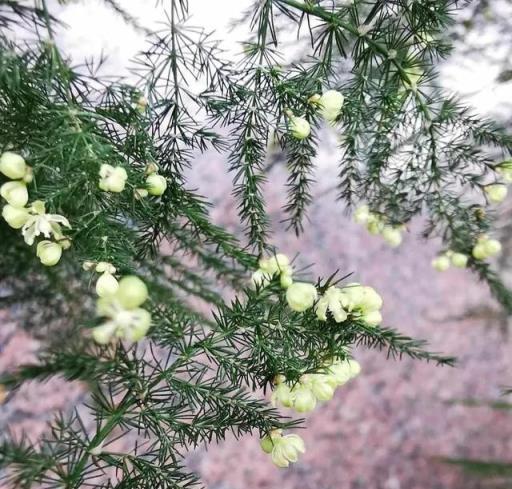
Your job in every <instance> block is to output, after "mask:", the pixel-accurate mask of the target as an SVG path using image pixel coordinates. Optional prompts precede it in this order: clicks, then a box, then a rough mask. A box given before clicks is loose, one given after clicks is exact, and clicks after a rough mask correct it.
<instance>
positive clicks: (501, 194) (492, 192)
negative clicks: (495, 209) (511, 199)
mask: <svg viewBox="0 0 512 489" xmlns="http://www.w3.org/2000/svg"><path fill="white" fill-rule="evenodd" d="M484 191H485V193H486V194H487V197H488V199H489V201H490V202H492V203H493V204H499V203H500V202H503V201H504V200H505V197H506V196H507V193H508V189H507V186H506V185H503V184H502V183H495V184H493V185H486V186H485V187H484Z"/></svg>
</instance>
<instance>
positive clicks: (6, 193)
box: [0, 182, 28, 207]
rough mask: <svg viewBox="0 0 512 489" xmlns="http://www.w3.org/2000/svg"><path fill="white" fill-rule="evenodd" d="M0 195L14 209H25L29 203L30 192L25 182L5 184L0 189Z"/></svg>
mask: <svg viewBox="0 0 512 489" xmlns="http://www.w3.org/2000/svg"><path fill="white" fill-rule="evenodd" d="M0 195H1V196H2V197H3V198H4V199H5V200H6V201H7V202H8V203H9V204H11V205H12V206H14V207H24V206H26V205H27V202H28V190H27V186H26V185H25V183H23V182H7V183H4V184H3V185H2V186H1V187H0Z"/></svg>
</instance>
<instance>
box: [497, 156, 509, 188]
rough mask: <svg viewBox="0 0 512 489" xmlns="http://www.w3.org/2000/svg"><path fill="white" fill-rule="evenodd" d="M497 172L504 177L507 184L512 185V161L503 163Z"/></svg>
mask: <svg viewBox="0 0 512 489" xmlns="http://www.w3.org/2000/svg"><path fill="white" fill-rule="evenodd" d="M496 171H497V172H498V173H499V174H500V175H501V176H502V178H503V180H504V181H505V183H512V160H509V161H504V162H503V163H501V164H500V165H499V166H497V167H496Z"/></svg>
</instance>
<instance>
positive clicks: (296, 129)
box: [290, 116, 311, 140]
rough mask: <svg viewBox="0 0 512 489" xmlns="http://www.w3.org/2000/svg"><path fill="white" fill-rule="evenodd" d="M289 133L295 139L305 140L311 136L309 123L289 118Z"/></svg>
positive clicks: (304, 120) (296, 118) (300, 119)
mask: <svg viewBox="0 0 512 489" xmlns="http://www.w3.org/2000/svg"><path fill="white" fill-rule="evenodd" d="M290 131H291V133H292V136H293V137H294V138H295V139H299V140H302V139H306V138H307V137H308V136H309V135H310V134H311V126H310V125H309V122H308V121H307V120H306V119H304V118H302V117H295V116H292V117H290Z"/></svg>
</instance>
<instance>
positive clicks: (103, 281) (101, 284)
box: [96, 272, 119, 297]
mask: <svg viewBox="0 0 512 489" xmlns="http://www.w3.org/2000/svg"><path fill="white" fill-rule="evenodd" d="M118 289H119V282H118V281H117V280H116V278H115V277H114V276H113V275H112V274H111V273H109V272H103V274H102V275H101V276H100V278H99V279H98V281H97V282H96V293H97V294H98V295H99V296H100V297H108V296H111V295H114V294H115V293H116V292H117V290H118Z"/></svg>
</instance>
